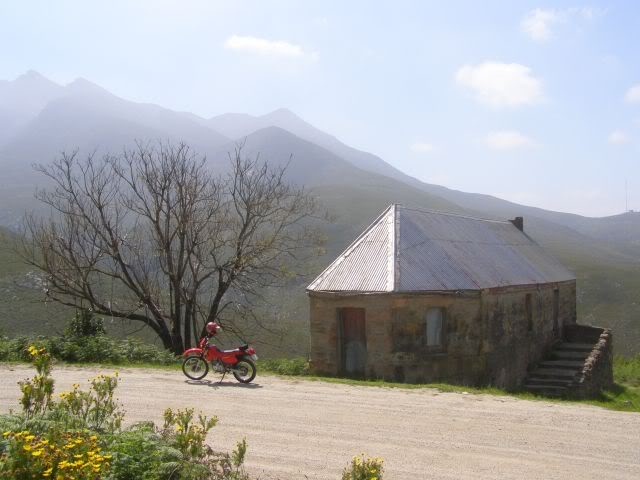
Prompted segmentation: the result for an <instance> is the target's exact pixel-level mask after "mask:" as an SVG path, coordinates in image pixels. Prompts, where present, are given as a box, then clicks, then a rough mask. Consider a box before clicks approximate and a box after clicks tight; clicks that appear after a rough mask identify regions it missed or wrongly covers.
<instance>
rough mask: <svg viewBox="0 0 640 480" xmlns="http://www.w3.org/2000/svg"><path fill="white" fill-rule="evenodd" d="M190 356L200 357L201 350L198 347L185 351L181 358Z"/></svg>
mask: <svg viewBox="0 0 640 480" xmlns="http://www.w3.org/2000/svg"><path fill="white" fill-rule="evenodd" d="M191 355H197V356H198V357H199V356H200V355H202V349H201V348H198V347H195V348H190V349H188V350H185V351H184V353H183V354H182V356H183V357H190V356H191Z"/></svg>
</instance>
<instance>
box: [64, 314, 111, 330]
mask: <svg viewBox="0 0 640 480" xmlns="http://www.w3.org/2000/svg"><path fill="white" fill-rule="evenodd" d="M106 333H107V331H106V330H105V328H104V321H103V320H102V318H100V317H96V316H94V315H93V312H91V311H90V310H81V311H79V312H78V313H76V314H75V315H74V316H73V318H71V320H69V322H68V323H67V326H66V327H65V329H64V336H65V337H95V336H97V335H105V334H106Z"/></svg>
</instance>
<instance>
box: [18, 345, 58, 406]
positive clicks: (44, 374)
mask: <svg viewBox="0 0 640 480" xmlns="http://www.w3.org/2000/svg"><path fill="white" fill-rule="evenodd" d="M28 352H29V355H31V361H32V363H33V365H34V366H35V367H36V372H37V373H36V375H35V376H34V377H33V378H32V379H27V380H23V381H21V382H18V385H19V386H20V391H21V392H22V397H21V398H20V403H21V404H22V411H23V412H24V414H25V416H26V417H27V418H29V417H31V416H33V415H37V414H42V413H44V412H45V411H46V410H47V408H48V407H49V404H50V403H51V395H53V378H51V356H50V355H49V354H48V353H47V351H46V350H45V349H44V348H37V347H35V346H33V345H31V346H30V347H29V348H28Z"/></svg>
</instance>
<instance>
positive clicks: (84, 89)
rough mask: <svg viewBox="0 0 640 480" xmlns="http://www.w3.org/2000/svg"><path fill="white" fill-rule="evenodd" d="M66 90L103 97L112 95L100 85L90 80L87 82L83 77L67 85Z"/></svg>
mask: <svg viewBox="0 0 640 480" xmlns="http://www.w3.org/2000/svg"><path fill="white" fill-rule="evenodd" d="M66 88H67V89H68V90H69V91H71V92H73V93H79V94H101V95H111V93H109V92H108V91H107V90H105V89H104V88H102V87H101V86H100V85H96V84H95V83H93V82H90V81H89V80H86V79H84V78H82V77H78V78H76V79H75V80H74V81H73V82H71V83H69V84H67V86H66Z"/></svg>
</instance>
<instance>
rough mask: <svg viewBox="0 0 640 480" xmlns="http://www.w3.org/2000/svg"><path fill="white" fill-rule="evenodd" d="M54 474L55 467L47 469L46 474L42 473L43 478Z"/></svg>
mask: <svg viewBox="0 0 640 480" xmlns="http://www.w3.org/2000/svg"><path fill="white" fill-rule="evenodd" d="M52 472H53V467H49V468H47V469H46V470H45V471H44V472H42V476H43V477H50V476H51V473H52Z"/></svg>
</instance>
